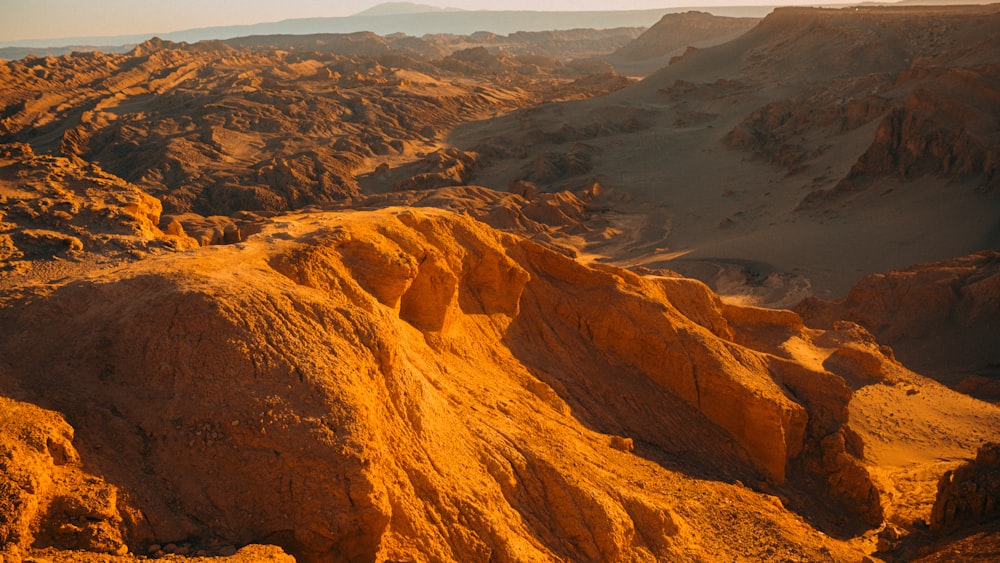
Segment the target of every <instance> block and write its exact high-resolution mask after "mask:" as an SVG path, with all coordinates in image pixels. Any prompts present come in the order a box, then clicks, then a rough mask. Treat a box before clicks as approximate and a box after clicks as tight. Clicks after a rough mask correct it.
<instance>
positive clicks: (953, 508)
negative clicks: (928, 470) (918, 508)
mask: <svg viewBox="0 0 1000 563" xmlns="http://www.w3.org/2000/svg"><path fill="white" fill-rule="evenodd" d="M998 516H1000V444H986V445H984V446H983V447H982V448H980V449H979V452H978V453H977V454H976V459H974V460H972V461H970V462H968V463H966V464H965V465H962V466H961V467H959V468H958V469H955V470H954V471H949V472H947V473H945V474H944V476H942V477H941V481H940V482H939V483H938V494H937V498H936V499H935V501H934V509H933V511H932V513H931V530H932V531H933V532H935V533H937V534H940V535H945V534H949V533H951V532H954V531H955V530H958V529H960V528H962V527H965V526H973V525H976V524H980V523H983V522H987V521H990V520H993V519H996V518H997V517H998Z"/></svg>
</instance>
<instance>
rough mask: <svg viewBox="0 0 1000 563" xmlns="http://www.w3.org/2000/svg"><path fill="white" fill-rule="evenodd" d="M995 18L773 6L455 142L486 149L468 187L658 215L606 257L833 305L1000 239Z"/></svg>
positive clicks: (768, 296)
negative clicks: (558, 196)
mask: <svg viewBox="0 0 1000 563" xmlns="http://www.w3.org/2000/svg"><path fill="white" fill-rule="evenodd" d="M998 28H1000V10H998V8H997V7H996V6H995V5H994V6H982V7H964V8H947V9H945V8H911V9H902V8H899V9H893V8H859V9H858V10H854V9H849V10H846V9H845V10H811V9H800V8H783V9H779V10H776V11H775V12H774V13H773V14H772V15H770V16H768V17H767V18H765V19H764V20H763V21H762V22H761V23H760V24H759V25H758V26H757V27H755V28H754V29H752V30H751V31H749V32H747V33H746V34H744V35H742V36H741V37H739V38H737V39H735V40H733V41H730V42H727V43H725V44H722V45H719V46H715V47H710V48H704V49H697V50H694V51H692V52H690V53H688V54H687V55H685V56H684V57H682V58H681V59H680V60H678V61H676V62H675V63H674V64H671V65H669V66H667V67H666V68H664V69H662V70H660V71H658V72H656V73H654V74H653V75H651V76H650V77H648V78H647V79H645V80H644V81H642V82H640V83H638V84H636V85H634V86H632V87H629V88H625V89H623V90H621V91H619V92H616V93H614V94H613V95H610V96H606V97H601V98H597V99H593V100H589V101H583V102H579V103H572V104H560V105H557V106H551V107H547V106H545V107H536V108H531V109H528V110H523V111H519V112H515V113H513V114H511V115H508V116H505V117H503V118H500V119H496V120H492V121H490V122H488V123H473V124H469V125H463V126H461V127H459V128H458V129H457V130H456V132H455V133H454V134H452V135H451V136H450V137H449V139H448V141H449V142H450V143H452V144H454V145H455V146H457V147H459V148H462V149H464V150H477V151H479V152H481V153H484V154H490V155H493V161H492V162H491V163H490V164H489V165H488V166H486V165H484V166H481V168H480V170H479V171H478V173H477V174H475V175H474V176H473V177H472V178H471V181H473V182H476V183H478V184H482V185H486V186H491V187H497V188H500V189H503V188H505V187H506V186H507V185H509V184H510V183H511V182H514V181H519V180H527V181H530V182H532V183H534V184H536V185H537V186H538V187H539V188H541V189H543V190H556V189H580V188H581V187H583V186H587V185H590V184H591V183H593V182H598V183H600V184H601V185H602V186H603V187H605V188H613V189H616V190H620V191H621V192H624V193H625V194H627V195H629V196H630V197H631V198H632V200H633V201H634V202H635V203H638V204H641V205H642V206H643V207H646V208H647V209H648V208H649V207H650V206H654V207H658V208H663V209H664V210H665V211H666V213H665V214H662V213H661V215H665V218H664V219H663V220H660V221H657V222H656V223H654V224H646V223H644V222H642V220H641V219H639V220H638V221H639V226H640V228H642V230H643V231H644V232H640V233H636V238H637V240H638V241H639V242H641V243H645V244H635V245H633V248H632V249H631V250H632V252H631V253H630V254H629V255H623V253H621V252H618V251H619V250H620V249H617V248H615V249H614V250H615V251H616V252H614V253H605V254H609V256H608V258H610V259H611V260H612V261H613V262H615V263H618V264H621V265H633V264H642V265H647V266H652V267H667V268H671V269H674V270H677V271H680V272H682V273H685V274H688V275H693V276H696V277H698V278H699V279H702V280H703V281H706V282H707V283H709V285H710V286H711V287H713V289H716V290H718V291H720V292H722V293H725V294H731V295H734V296H740V297H742V298H744V299H749V300H751V301H752V302H756V303H759V304H770V305H779V306H786V307H787V306H792V305H794V304H795V303H796V302H797V301H798V300H799V299H801V298H803V297H805V296H808V295H816V296H819V297H823V298H837V297H839V296H841V295H843V294H844V293H846V292H847V290H848V289H849V288H850V287H851V286H852V285H853V284H854V283H856V282H857V281H858V280H860V278H861V277H863V276H864V275H867V274H874V273H879V272H884V271H886V270H889V269H893V268H904V267H908V266H910V265H912V264H915V263H921V262H932V261H938V260H945V259H950V258H954V257H956V256H960V255H964V254H968V253H970V252H974V251H977V250H981V249H983V248H989V247H995V246H996V245H997V244H998V242H1000V241H998V239H997V237H998V231H997V230H996V217H997V214H998V212H1000V207H998V206H1000V200H998V199H997V197H996V188H997V178H998V177H1000V176H998V175H997V170H996V166H997V162H1000V160H998V154H1000V153H998V150H1000V149H998V146H1000V138H998V136H997V132H998V131H1000V127H997V116H998V114H1000V106H998V102H997V100H998V99H1000V98H998V92H1000V89H998V88H1000V83H998V82H997V72H998V71H997V69H998V66H997V65H998V64H1000V58H998V57H1000V55H998V53H1000V44H998V41H1000V39H998V37H1000V34H998V33H997V29H998ZM484 137H485V139H484ZM498 147H499V148H502V149H503V150H498ZM525 155H528V156H527V158H526V157H525ZM567 161H569V162H575V163H577V164H576V165H573V166H568V165H567V164H566V163H567ZM540 169H544V170H545V171H546V172H547V173H544V174H539V173H538V171H539V170H540ZM642 215H644V216H648V215H649V213H648V212H644V213H642ZM634 226H635V221H630V220H628V218H627V217H625V218H623V227H624V228H626V229H634ZM611 254H613V255H611Z"/></svg>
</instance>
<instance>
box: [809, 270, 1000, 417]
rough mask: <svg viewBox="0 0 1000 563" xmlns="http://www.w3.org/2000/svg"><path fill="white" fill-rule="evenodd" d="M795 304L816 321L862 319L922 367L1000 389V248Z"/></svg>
mask: <svg viewBox="0 0 1000 563" xmlns="http://www.w3.org/2000/svg"><path fill="white" fill-rule="evenodd" d="M795 310H796V311H797V312H798V313H799V314H801V315H802V318H803V319H804V320H805V322H806V324H807V325H809V326H814V327H820V328H832V327H833V325H834V324H835V323H836V322H837V321H839V320H841V319H843V320H847V321H852V322H855V323H858V324H860V325H862V326H864V327H865V328H866V329H868V330H869V331H871V333H872V334H874V335H875V337H876V338H877V339H878V341H879V342H881V343H883V344H886V345H889V346H892V347H893V349H894V350H895V355H896V356H897V357H898V358H900V360H902V361H903V363H904V364H906V365H908V366H911V367H914V368H916V369H917V370H918V371H920V372H921V373H925V374H927V375H931V376H934V377H937V378H939V379H941V380H942V381H943V382H945V383H948V384H949V385H952V386H956V387H958V388H959V389H963V390H965V391H968V392H971V393H973V394H975V395H978V396H981V397H983V398H988V399H993V398H996V397H997V396H998V394H997V387H996V383H995V379H996V373H995V367H996V364H997V361H998V359H1000V357H998V356H997V352H996V349H995V347H994V346H992V344H991V343H995V342H998V341H1000V326H998V324H997V322H996V319H997V317H998V315H1000V253H998V252H997V251H995V250H984V251H982V252H977V253H974V254H970V255H968V256H964V257H961V258H955V259H953V260H946V261H942V262H935V263H929V264H919V265H916V266H912V267H910V268H906V269H903V270H895V271H891V272H887V273H884V274H874V275H871V276H867V277H865V278H864V279H863V280H861V281H860V282H859V283H858V284H857V285H856V286H854V287H853V288H851V290H850V292H848V294H847V296H845V297H844V298H842V299H839V300H836V301H824V300H821V299H817V298H809V299H806V300H805V301H803V302H801V303H800V304H799V305H797V306H796V307H795ZM956 368H957V369H956Z"/></svg>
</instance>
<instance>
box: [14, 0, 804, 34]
mask: <svg viewBox="0 0 1000 563" xmlns="http://www.w3.org/2000/svg"><path fill="white" fill-rule="evenodd" d="M383 1H384V0H357V1H337V0H0V41H16V40H21V39H43V38H46V39H47V38H55V37H98V36H109V35H128V34H147V33H148V34H155V33H167V32H171V31H179V30H183V29H191V28H197V27H209V26H217V25H236V24H250V23H261V22H274V21H280V20H284V19H289V18H304V17H329V16H348V15H351V14H356V13H358V12H360V11H362V10H365V9H367V8H369V7H371V6H373V5H375V4H380V3H382V2H383ZM416 3H420V4H428V5H435V6H442V7H444V6H447V7H453V8H461V9H466V10H612V9H614V10H622V9H647V8H670V7H677V6H711V5H716V6H718V5H734V4H735V5H772V4H775V3H776V2H775V0H686V1H685V0H618V1H609V0H546V1H544V2H540V1H538V0H492V1H491V0H417V2H416ZM780 3H782V4H803V3H806V4H816V3H817V2H815V1H814V2H809V1H808V0H790V1H789V0H786V1H785V2H780Z"/></svg>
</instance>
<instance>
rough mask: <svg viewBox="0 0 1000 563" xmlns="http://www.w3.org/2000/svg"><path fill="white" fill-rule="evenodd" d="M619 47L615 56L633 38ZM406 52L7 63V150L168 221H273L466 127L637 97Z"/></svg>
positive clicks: (216, 51) (344, 40)
mask: <svg viewBox="0 0 1000 563" xmlns="http://www.w3.org/2000/svg"><path fill="white" fill-rule="evenodd" d="M623 33H625V35H624V37H625V38H626V39H623V40H622V41H620V42H618V43H614V44H615V45H619V44H620V43H621V42H624V41H625V40H627V39H628V38H631V37H632V36H634V34H631V33H629V32H627V31H625V32H623ZM572 35H574V34H568V36H567V37H566V38H564V39H563V40H562V43H563V44H564V45H565V44H566V43H567V42H572V41H573V39H572V37H569V36H572ZM598 35H602V36H607V34H604V33H602V34H598ZM612 35H613V34H612ZM399 39H400V38H398V37H397V38H394V39H393V40H391V41H390V40H389V39H386V38H382V37H379V36H376V35H374V34H370V33H361V34H351V35H348V36H312V37H310V38H308V39H301V38H295V37H289V36H280V37H274V38H260V37H257V38H244V39H237V40H232V41H230V42H221V41H206V42H201V43H198V44H195V45H187V44H175V43H171V42H168V41H166V42H165V41H158V40H157V41H149V42H146V43H144V44H142V45H140V46H138V47H137V48H136V49H135V50H133V51H132V52H131V53H127V54H102V53H88V54H75V55H71V56H65V57H60V58H53V57H48V58H45V59H30V60H29V59H26V60H24V61H15V62H10V63H8V64H5V65H2V66H0V79H2V80H3V83H4V84H5V86H6V87H5V88H4V89H3V90H0V116H2V117H0V142H5V143H10V142H20V141H23V142H27V143H31V144H32V145H33V146H34V148H35V149H36V150H37V151H39V152H49V153H53V154H62V155H65V156H72V157H78V158H82V159H84V160H86V161H88V162H93V163H98V164H99V165H100V166H101V167H102V168H103V169H104V170H107V171H108V172H110V173H113V174H116V175H117V176H119V177H121V178H123V179H124V180H126V181H128V182H130V183H132V184H134V185H136V186H138V187H140V188H141V189H142V190H144V191H146V192H147V193H149V194H151V195H153V196H155V197H157V198H159V200H160V201H161V202H162V205H163V206H164V208H165V209H166V211H167V213H170V214H187V213H198V214H201V215H206V216H211V215H223V216H225V215H231V214H233V213H236V212H238V211H246V210H249V211H270V212H274V211H284V210H289V209H300V208H302V207H305V206H308V205H314V204H320V203H329V202H332V201H335V200H340V199H344V198H347V197H351V196H356V195H358V194H359V193H360V189H359V186H358V183H357V179H356V176H357V175H359V174H361V173H363V172H364V171H365V170H366V169H368V168H369V167H371V168H374V167H375V166H376V164H373V163H376V162H381V161H384V160H386V159H389V160H391V159H401V158H406V159H410V160H416V159H418V158H420V157H419V156H418V153H419V154H420V155H421V156H422V154H423V153H433V151H435V150H436V149H437V148H438V145H437V144H436V142H435V141H436V140H437V138H438V137H439V136H440V135H441V133H442V132H443V131H446V130H447V129H450V128H451V127H453V126H455V125H457V124H459V123H462V122H464V121H468V120H472V119H478V118H482V117H485V116H487V115H492V114H495V113H496V112H498V111H509V110H512V109H515V108H518V107H522V106H525V105H529V104H533V103H537V102H539V101H541V100H557V99H566V98H585V97H589V96H593V95H597V94H600V93H606V92H609V91H613V90H617V89H620V88H622V87H624V86H625V85H627V84H628V83H629V82H630V81H629V80H627V79H624V78H622V77H618V76H612V77H606V78H605V79H604V80H591V81H589V82H588V81H575V80H574V79H576V78H581V77H585V76H586V75H588V74H590V73H591V70H592V69H587V68H576V67H574V66H573V65H566V64H563V63H562V62H561V61H559V60H556V59H545V57H529V56H527V55H523V56H522V55H518V56H511V55H506V54H502V53H501V54H497V53H495V52H489V51H487V49H486V48H485V47H483V46H478V47H475V48H470V49H466V50H462V40H463V39H462V38H460V37H451V38H447V37H439V38H437V41H439V42H442V43H444V44H446V45H449V46H450V47H447V48H445V47H441V48H435V47H434V46H433V44H432V43H433V41H431V39H428V41H430V42H431V43H428V42H425V41H423V40H419V39H416V38H410V39H411V40H414V41H416V43H417V44H418V45H414V44H412V43H413V41H411V42H409V43H407V42H405V41H404V42H400V41H397V40H399ZM591 39H596V40H597V41H598V42H599V41H601V39H598V38H593V37H592V38H591ZM466 40H468V41H473V42H474V40H473V39H471V38H466ZM518 41H524V42H528V43H530V42H532V41H533V39H532V38H528V37H521V38H519V39H518ZM566 48H568V49H570V50H572V49H573V48H572V47H571V46H567V47H566ZM610 50H611V48H609V51H610ZM452 51H457V54H456V55H454V56H453V55H448V56H443V54H445V53H451V52H452ZM463 53H464V55H463ZM414 57H416V58H414ZM431 57H440V58H435V59H434V60H432V59H431ZM463 57H464V58H463ZM541 59H545V60H548V61H549V62H548V63H545V64H543V66H539V65H538V64H536V63H541V62H543V61H542V60H541ZM456 61H457V62H458V63H461V64H457V65H456V64H452V63H456ZM484 61H485V62H484ZM487 63H489V64H487ZM605 70H606V69H605ZM463 73H464V74H463ZM466 74H470V75H474V76H475V79H474V80H470V79H469V77H468V76H466ZM458 79H462V80H458ZM463 80H464V81H463ZM512 84H513V85H512ZM55 92H63V93H64V95H63V94H55ZM466 180H467V177H462V178H461V180H455V181H450V182H444V183H442V182H441V180H440V179H438V180H436V181H433V182H429V181H428V180H427V179H425V180H424V181H423V182H421V181H416V183H414V184H413V185H412V186H410V187H430V184H434V186H440V185H449V184H452V185H454V184H459V183H465V181H466Z"/></svg>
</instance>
